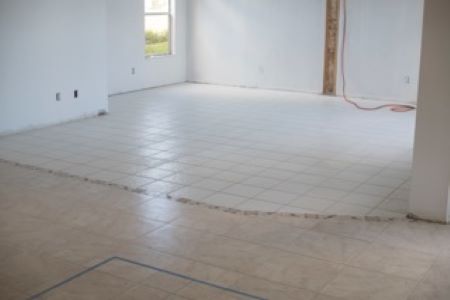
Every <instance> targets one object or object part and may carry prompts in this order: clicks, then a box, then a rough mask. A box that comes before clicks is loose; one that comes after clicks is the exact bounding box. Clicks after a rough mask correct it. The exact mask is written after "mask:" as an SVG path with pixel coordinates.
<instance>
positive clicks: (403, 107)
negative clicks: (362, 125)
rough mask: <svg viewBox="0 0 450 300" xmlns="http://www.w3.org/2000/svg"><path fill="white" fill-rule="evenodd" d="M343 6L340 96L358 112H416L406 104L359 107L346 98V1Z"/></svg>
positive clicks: (413, 107) (411, 106)
mask: <svg viewBox="0 0 450 300" xmlns="http://www.w3.org/2000/svg"><path fill="white" fill-rule="evenodd" d="M343 5H344V12H343V17H344V22H343V23H344V24H343V27H344V28H343V33H342V50H341V75H342V94H343V97H344V100H345V101H347V102H348V103H350V104H352V105H353V106H355V107H356V108H357V109H360V110H365V111H375V110H380V109H384V108H390V109H391V111H393V112H409V111H413V110H416V107H415V106H413V105H406V104H385V105H380V106H376V107H363V106H361V105H359V104H358V103H357V102H355V101H353V100H351V99H350V98H349V97H348V96H347V91H346V89H347V81H346V78H345V48H346V43H347V0H343Z"/></svg>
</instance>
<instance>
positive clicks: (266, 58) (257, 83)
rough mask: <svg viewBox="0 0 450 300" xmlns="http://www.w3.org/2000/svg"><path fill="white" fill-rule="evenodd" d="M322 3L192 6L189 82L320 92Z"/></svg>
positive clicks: (220, 1) (266, 0)
mask: <svg viewBox="0 0 450 300" xmlns="http://www.w3.org/2000/svg"><path fill="white" fill-rule="evenodd" d="M324 12H325V1H323V0H283V1H279V0H246V1H242V0H215V1H211V0H190V6H189V38H188V47H189V50H188V57H189V59H188V62H189V67H188V68H189V69H188V79H189V80H190V81H196V82H207V83H217V84H227V85H238V86H240V85H242V86H250V87H262V88H277V89H278V88H279V89H289V90H299V91H307V92H317V93H318V92H321V91H322V81H323V79H322V74H323V56H324V44H325V41H324V27H325V19H324V18H325V16H324Z"/></svg>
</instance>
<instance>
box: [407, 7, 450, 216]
mask: <svg viewBox="0 0 450 300" xmlns="http://www.w3.org/2000/svg"><path fill="white" fill-rule="evenodd" d="M448 12H450V1H448V0H427V1H425V16H424V27H423V48H422V63H421V73H420V85H419V101H418V111H417V129H416V142H415V149H414V164H413V178H412V189H411V199H410V211H411V212H412V213H413V214H415V215H418V216H419V217H422V218H425V219H431V220H439V221H444V222H446V221H450V217H449V213H450V204H449V203H450V194H449V192H450V191H449V187H450V185H449V183H450V134H449V133H450V18H449V17H448Z"/></svg>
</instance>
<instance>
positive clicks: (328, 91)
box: [323, 0, 341, 96]
mask: <svg viewBox="0 0 450 300" xmlns="http://www.w3.org/2000/svg"><path fill="white" fill-rule="evenodd" d="M340 7H341V1H340V0H327V10H326V26H325V28H326V33H325V59H324V72H323V94H324V95H333V96H335V95H336V81H337V68H338V51H339V50H338V48H339V16H340Z"/></svg>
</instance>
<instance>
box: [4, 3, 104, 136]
mask: <svg viewBox="0 0 450 300" xmlns="http://www.w3.org/2000/svg"><path fill="white" fill-rule="evenodd" d="M105 7H106V6H105V2H104V0H40V1H29V0H2V1H0V41H1V47H0V134H5V133H11V132H15V131H20V130H24V129H29V128H33V127H40V126H44V125H50V124H55V123H59V122H64V121H68V120H71V119H77V118H81V117H85V116H91V115H95V114H97V113H98V111H100V110H106V109H107V105H108V103H107V84H106V59H105V53H106V47H105V46H106V27H105V25H106V10H105ZM75 89H78V90H79V93H80V97H79V98H78V99H77V100H75V99H73V90H75ZM56 92H61V93H62V101H61V102H56V101H55V94H56Z"/></svg>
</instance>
